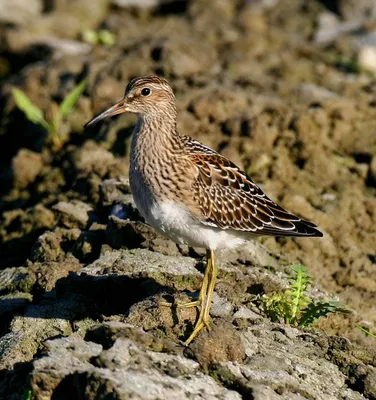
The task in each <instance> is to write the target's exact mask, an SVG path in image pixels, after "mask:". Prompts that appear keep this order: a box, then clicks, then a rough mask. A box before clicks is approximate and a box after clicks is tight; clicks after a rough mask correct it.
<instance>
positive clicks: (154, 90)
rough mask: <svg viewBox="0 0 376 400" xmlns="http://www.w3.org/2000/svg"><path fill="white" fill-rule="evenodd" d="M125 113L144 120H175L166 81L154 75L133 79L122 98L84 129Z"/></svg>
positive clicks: (169, 88)
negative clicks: (138, 116) (133, 114)
mask: <svg viewBox="0 0 376 400" xmlns="http://www.w3.org/2000/svg"><path fill="white" fill-rule="evenodd" d="M125 112H131V113H135V114H139V115H141V116H142V117H144V118H150V117H151V118H153V117H156V116H162V117H163V118H166V117H169V116H170V117H173V118H175V117H176V108H175V96H174V93H173V91H172V88H171V86H170V84H169V83H168V82H167V81H166V79H163V78H159V77H158V76H154V75H150V76H142V77H139V78H135V79H133V80H132V81H131V82H129V84H128V86H127V87H126V89H125V95H124V98H123V99H122V100H120V101H119V102H118V103H116V104H115V105H113V106H112V107H110V108H109V109H108V110H106V111H104V112H102V113H101V114H99V115H97V116H96V117H94V118H93V119H92V120H90V121H89V122H88V123H87V124H86V125H85V127H86V126H91V125H94V124H95V123H97V122H99V121H101V120H102V119H105V118H108V117H112V116H114V115H118V114H122V113H125Z"/></svg>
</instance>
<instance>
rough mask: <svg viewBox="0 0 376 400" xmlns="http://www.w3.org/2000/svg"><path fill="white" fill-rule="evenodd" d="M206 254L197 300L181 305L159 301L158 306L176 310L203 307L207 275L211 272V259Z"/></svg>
mask: <svg viewBox="0 0 376 400" xmlns="http://www.w3.org/2000/svg"><path fill="white" fill-rule="evenodd" d="M208 252H209V250H208ZM208 252H207V253H206V254H207V262H206V268H205V274H204V279H203V281H202V284H201V289H200V293H199V295H198V299H197V300H195V301H189V302H188V303H182V304H174V303H168V302H166V301H161V302H160V303H159V304H160V305H161V306H165V307H176V308H190V307H199V306H202V305H203V302H204V299H205V297H206V291H207V288H208V281H209V275H210V271H211V259H210V257H209V256H208V254H209V253H208Z"/></svg>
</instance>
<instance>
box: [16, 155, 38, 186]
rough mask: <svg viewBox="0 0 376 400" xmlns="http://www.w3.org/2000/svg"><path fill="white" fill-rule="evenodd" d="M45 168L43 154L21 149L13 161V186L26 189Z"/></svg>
mask: <svg viewBox="0 0 376 400" xmlns="http://www.w3.org/2000/svg"><path fill="white" fill-rule="evenodd" d="M43 166H44V161H43V157H42V155H41V154H38V153H34V152H33V151H30V150H27V149H21V150H20V151H19V152H18V153H17V155H16V156H15V157H14V158H13V161H12V172H13V185H14V187H16V188H19V189H25V188H26V187H27V186H29V185H30V184H31V183H33V182H34V181H35V179H36V177H37V176H38V175H39V174H40V172H41V171H42V169H43Z"/></svg>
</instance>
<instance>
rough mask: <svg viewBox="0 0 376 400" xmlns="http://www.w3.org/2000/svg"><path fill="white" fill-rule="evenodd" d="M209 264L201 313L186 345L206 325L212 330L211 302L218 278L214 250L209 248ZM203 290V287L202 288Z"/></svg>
mask: <svg viewBox="0 0 376 400" xmlns="http://www.w3.org/2000/svg"><path fill="white" fill-rule="evenodd" d="M207 257H208V264H207V267H206V268H207V270H206V271H205V276H206V275H207V276H208V279H207V285H206V288H205V290H206V292H205V294H204V295H203V298H202V304H201V309H200V315H199V317H198V320H197V322H196V325H195V328H194V330H193V332H192V333H191V335H190V336H189V338H188V339H187V340H186V341H185V343H184V344H185V345H186V346H188V345H189V343H191V342H192V340H193V339H194V338H195V337H196V336H197V335H198V333H199V332H200V331H201V329H203V328H204V327H207V328H208V329H209V330H210V315H209V314H210V308H211V302H212V298H213V291H214V287H215V281H216V279H217V266H216V263H215V256H214V250H207ZM209 260H210V261H209ZM201 290H202V289H201Z"/></svg>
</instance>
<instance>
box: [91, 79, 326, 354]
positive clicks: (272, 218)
mask: <svg viewBox="0 0 376 400" xmlns="http://www.w3.org/2000/svg"><path fill="white" fill-rule="evenodd" d="M123 113H134V114H137V116H138V119H137V123H136V125H135V127H134V130H133V137H132V142H131V151H130V169H129V179H130V187H131V192H132V195H133V198H134V201H135V204H136V207H137V209H138V210H139V212H140V214H141V215H142V217H143V218H144V219H145V221H146V222H147V223H148V224H150V225H151V226H152V227H153V228H154V229H155V230H156V231H158V232H159V233H161V234H162V235H164V236H166V237H167V238H169V239H171V240H173V241H174V242H176V243H179V244H186V245H188V246H192V247H201V248H204V249H206V258H207V261H206V268H205V273H204V278H203V281H202V285H201V289H200V291H199V295H198V298H197V300H194V301H190V302H188V303H183V304H177V305H175V306H176V307H178V308H183V307H197V309H198V311H199V313H198V317H197V320H196V322H195V325H194V328H193V331H192V333H191V334H190V336H189V337H188V338H187V340H186V341H185V345H186V346H188V345H189V343H191V342H192V340H194V339H195V338H196V336H197V335H198V333H199V332H200V331H201V330H202V329H203V328H207V329H208V330H210V329H211V323H210V308H211V303H212V298H213V292H214V288H215V283H216V277H217V262H216V254H217V252H218V251H219V250H223V249H230V248H235V247H237V246H239V245H240V244H242V243H244V242H246V241H247V240H251V239H254V238H256V237H258V236H263V235H272V236H295V237H322V236H323V234H322V233H321V232H320V231H319V230H318V228H317V226H316V225H315V224H314V223H312V222H310V221H307V220H304V219H302V218H300V217H298V216H296V215H294V214H292V213H290V212H288V211H286V210H285V209H284V208H282V207H281V206H279V205H277V204H276V203H275V202H274V201H272V200H271V199H270V198H269V197H267V195H266V194H265V193H264V192H263V191H262V189H261V188H260V187H259V186H258V185H257V184H256V183H255V182H254V181H253V180H252V179H251V178H250V177H249V176H248V175H247V174H246V173H245V172H243V171H242V170H241V169H240V168H239V167H237V166H236V165H235V164H234V163H232V162H231V161H230V160H229V159H227V158H226V157H224V156H223V155H221V154H220V153H218V152H217V151H215V150H213V149H212V148H210V147H208V146H206V145H204V144H202V143H200V142H199V141H197V140H195V139H193V138H191V137H189V136H185V135H181V134H179V132H178V130H177V108H176V99H175V95H174V92H173V89H172V87H171V85H170V84H169V82H168V81H167V80H166V79H164V78H162V77H159V76H155V75H149V76H141V77H137V78H134V79H132V80H131V81H130V82H129V84H128V85H127V87H126V89H125V95H124V97H123V99H122V100H120V101H119V102H118V103H116V104H115V105H113V106H112V107H110V108H109V109H107V110H106V111H104V112H102V113H100V114H99V115H98V116H96V117H94V118H93V119H91V120H90V121H89V122H88V123H87V124H86V125H85V128H86V127H88V126H92V125H94V124H96V123H97V122H99V121H101V120H104V119H106V118H109V117H112V116H115V115H117V114H123ZM162 305H168V306H173V304H171V303H167V302H163V304H162Z"/></svg>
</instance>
